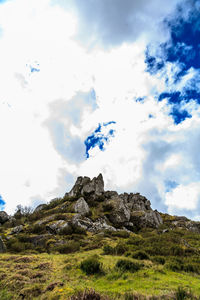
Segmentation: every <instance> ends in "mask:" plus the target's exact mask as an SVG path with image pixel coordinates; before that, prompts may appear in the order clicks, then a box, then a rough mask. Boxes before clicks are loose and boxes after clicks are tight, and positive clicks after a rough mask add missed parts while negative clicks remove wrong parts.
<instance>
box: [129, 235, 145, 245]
mask: <svg viewBox="0 0 200 300" xmlns="http://www.w3.org/2000/svg"><path fill="white" fill-rule="evenodd" d="M143 242H144V239H143V238H141V237H140V236H132V237H130V238H129V239H128V240H127V244H129V245H134V246H139V245H142V244H143Z"/></svg>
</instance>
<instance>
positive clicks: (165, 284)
mask: <svg viewBox="0 0 200 300" xmlns="http://www.w3.org/2000/svg"><path fill="white" fill-rule="evenodd" d="M94 255H98V259H99V261H100V262H101V263H102V267H103V270H104V274H103V275H102V274H96V275H86V274H85V273H84V272H82V271H81V269H80V264H81V262H82V261H83V260H84V259H85V258H88V257H91V256H94ZM120 258H121V256H110V255H102V250H101V249H98V250H92V251H85V252H78V253H74V254H67V255H61V254H38V255H26V256H21V255H9V254H3V255H1V258H0V276H2V279H1V281H0V288H1V293H4V295H5V296H4V298H3V297H1V299H17V296H18V295H19V293H22V294H23V293H25V294H26V293H29V294H30V295H31V294H32V295H33V297H32V298H31V299H51V298H52V297H54V296H56V295H57V297H59V298H58V299H66V298H67V297H69V296H70V295H72V294H73V293H75V292H76V291H78V290H84V289H85V288H94V289H95V290H96V291H97V292H99V293H102V294H105V295H108V296H110V297H111V299H115V297H116V296H117V295H118V297H121V299H123V297H124V295H125V294H126V293H127V292H132V293H134V292H137V293H139V294H142V295H146V296H147V295H148V296H149V295H154V296H156V295H157V296H159V295H160V296H161V295H172V294H173V293H175V291H176V290H177V288H178V287H179V286H181V287H182V288H184V289H186V290H189V289H191V292H192V293H193V294H194V295H196V296H197V297H200V284H199V282H200V276H199V275H196V274H188V273H184V272H182V273H177V272H172V271H169V270H167V269H165V267H164V266H162V265H156V264H154V263H152V262H149V261H144V262H143V264H144V266H143V268H142V269H141V270H139V271H137V272H135V273H130V272H121V271H119V270H117V269H116V268H115V265H116V263H117V261H118V260H119V259H120ZM131 260H132V261H133V262H137V260H134V259H131ZM3 274H5V275H4V276H3ZM0 278H1V277H0ZM52 283H57V285H55V287H54V289H53V290H52V291H49V290H48V287H49V286H50V285H51V284H52ZM27 291H28V292H27ZM34 293H35V294H36V296H35V297H34ZM37 293H39V295H38V294H37ZM40 293H41V294H40ZM0 295H1V294H0ZM10 295H11V296H12V298H9V297H10ZM6 297H7V298H6ZM45 297H46V298H45ZM52 299H53V298H52Z"/></svg>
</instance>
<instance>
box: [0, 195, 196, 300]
mask: <svg viewBox="0 0 200 300" xmlns="http://www.w3.org/2000/svg"><path fill="white" fill-rule="evenodd" d="M74 201H75V199H70V201H67V200H66V199H64V198H63V199H58V200H56V201H54V202H52V203H50V204H49V205H48V206H47V207H46V208H45V210H44V211H42V212H39V213H37V214H34V213H33V214H32V215H29V216H28V217H24V216H20V217H18V218H17V222H18V223H17V224H15V226H16V225H19V224H22V225H24V231H23V232H22V233H20V234H17V235H10V234H9V233H10V231H11V229H12V227H13V225H12V224H9V222H8V223H5V224H4V225H3V226H2V227H1V228H0V231H1V236H2V237H3V239H4V241H5V243H7V244H6V245H7V249H8V252H9V253H6V254H1V255H0V299H1V300H6V299H7V300H8V299H22V298H23V297H22V296H20V294H21V295H23V296H25V299H41V300H44V299H52V300H57V299H61V300H62V299H67V298H68V297H70V296H71V295H72V294H74V293H76V292H77V291H78V290H84V289H85V288H94V289H95V290H96V291H97V292H100V293H101V294H104V295H108V296H109V297H110V299H126V300H131V299H134V298H133V297H132V298H131V297H130V298H127V297H126V296H125V294H127V293H134V294H139V295H146V296H156V295H157V296H162V295H166V298H165V299H175V298H174V293H175V291H176V290H177V288H178V287H179V286H181V287H183V288H184V289H186V290H191V292H192V293H193V295H194V297H195V296H196V298H194V297H193V298H190V299H200V284H199V282H200V259H199V254H200V251H199V249H200V235H199V234H197V233H192V232H189V231H187V230H185V229H184V228H182V229H181V228H179V229H177V228H175V227H174V226H173V224H172V221H174V220H175V218H174V217H172V216H169V215H162V216H163V219H164V224H163V225H162V226H161V227H160V228H158V229H143V230H141V231H139V232H138V233H137V234H134V233H129V234H128V233H127V232H124V231H120V232H118V233H117V235H116V234H115V235H114V234H113V233H108V232H105V233H102V234H99V235H98V234H92V233H89V232H87V234H86V233H84V232H81V231H80V232H78V233H77V232H76V231H73V232H72V233H66V232H65V233H63V234H61V235H59V234H57V235H49V236H48V237H47V240H46V241H45V243H44V245H43V246H41V247H36V248H34V247H33V245H32V244H31V243H29V242H28V243H27V238H29V237H30V236H35V235H38V234H46V229H45V228H46V225H47V224H51V222H52V223H53V222H55V220H60V219H63V220H67V221H69V220H70V219H71V218H72V216H73V207H72V206H73V202H74ZM63 203H64V204H66V209H63V208H62V209H61V206H62V204H63ZM95 205H96V207H93V208H92V209H91V210H92V216H91V218H93V219H96V218H97V217H98V216H100V215H101V214H104V210H103V202H100V203H99V202H96V203H95ZM49 216H50V217H51V220H48V218H49ZM40 220H43V221H45V224H43V225H40V226H39V231H38V227H37V228H36V229H37V232H35V230H36V229H35V224H37V222H38V221H40ZM163 229H168V232H166V233H162V232H163ZM73 230H75V229H73ZM76 230H77V229H76ZM59 240H62V241H64V242H65V243H66V244H70V243H72V244H71V248H70V250H68V251H69V252H73V253H69V254H61V253H62V252H61V251H60V252H61V253H59V252H58V251H59V246H58V243H57V242H58V241H59ZM56 243H57V244H56ZM73 243H74V244H73ZM77 243H78V244H79V247H80V250H77V249H76V248H75V245H77ZM119 244H122V245H124V246H123V247H125V251H124V252H122V253H121V256H119V255H116V254H119V253H117V252H116V250H115V251H114V254H112V255H104V254H103V246H104V245H110V246H111V247H112V248H114V249H115V248H116V245H119ZM24 245H26V247H25V248H24ZM123 247H122V248H123ZM138 250H143V251H145V252H146V253H147V255H148V256H149V259H148V260H138V259H137V260H136V259H133V258H132V257H133V255H134V253H135V252H137V251H138ZM47 251H48V252H49V254H47V253H46V252H47ZM16 252H18V254H16ZM40 252H43V253H40ZM93 255H96V256H97V257H98V259H99V260H100V262H101V263H102V268H103V273H102V274H100V275H90V276H87V275H86V274H84V273H83V272H82V271H81V269H80V263H81V262H82V261H83V260H84V259H86V258H88V257H91V256H93ZM159 256H161V258H164V259H165V264H163V265H162V264H159V263H156V262H155V258H158V257H159ZM119 259H128V260H130V261H132V262H139V263H140V264H142V265H143V266H142V268H141V269H140V270H139V271H137V272H135V273H130V272H125V271H124V272H122V271H120V270H119V269H116V267H115V265H116V263H117V261H118V260H119ZM185 266H188V268H187V269H185V268H184V267H185ZM192 268H193V269H192ZM141 299H142V298H141ZM143 299H144V298H143ZM152 299H153V298H152ZM154 299H155V298H154ZM180 299H184V298H180Z"/></svg>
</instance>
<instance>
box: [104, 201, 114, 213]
mask: <svg viewBox="0 0 200 300" xmlns="http://www.w3.org/2000/svg"><path fill="white" fill-rule="evenodd" d="M112 209H113V206H112V204H111V203H106V204H104V205H103V211H104V212H110V211H111V210H112Z"/></svg>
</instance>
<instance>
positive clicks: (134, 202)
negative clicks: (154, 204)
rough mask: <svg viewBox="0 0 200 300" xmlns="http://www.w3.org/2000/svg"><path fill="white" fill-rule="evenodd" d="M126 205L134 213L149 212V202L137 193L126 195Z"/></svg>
mask: <svg viewBox="0 0 200 300" xmlns="http://www.w3.org/2000/svg"><path fill="white" fill-rule="evenodd" d="M126 197H127V194H126ZM127 205H128V207H129V208H130V209H131V210H134V211H135V210H136V211H141V210H151V202H150V201H149V200H148V199H147V198H146V197H144V196H141V195H140V194H139V193H136V194H133V193H131V194H130V195H128V197H127Z"/></svg>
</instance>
